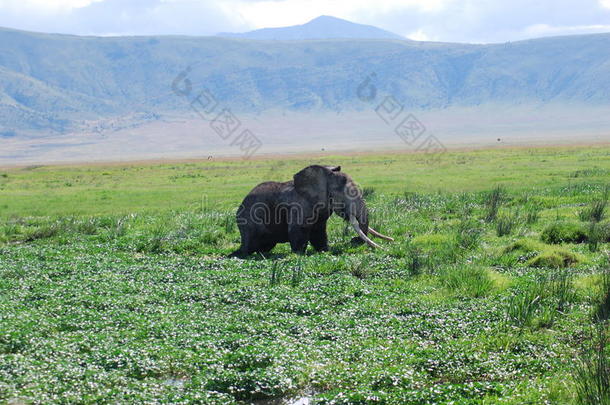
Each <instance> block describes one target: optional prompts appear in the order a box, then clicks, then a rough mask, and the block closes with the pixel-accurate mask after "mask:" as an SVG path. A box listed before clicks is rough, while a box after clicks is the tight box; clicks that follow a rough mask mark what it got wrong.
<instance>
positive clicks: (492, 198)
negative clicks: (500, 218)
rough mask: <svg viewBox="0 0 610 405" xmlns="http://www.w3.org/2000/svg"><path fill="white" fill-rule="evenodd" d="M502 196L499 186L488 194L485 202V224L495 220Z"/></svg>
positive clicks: (502, 191) (502, 192)
mask: <svg viewBox="0 0 610 405" xmlns="http://www.w3.org/2000/svg"><path fill="white" fill-rule="evenodd" d="M504 194H505V192H504V188H502V187H501V186H497V187H496V188H494V189H493V190H492V191H491V193H489V195H488V196H487V200H486V201H485V222H493V221H494V220H495V219H496V216H497V215H498V209H500V205H501V204H502V200H503V199H504Z"/></svg>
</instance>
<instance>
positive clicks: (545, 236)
mask: <svg viewBox="0 0 610 405" xmlns="http://www.w3.org/2000/svg"><path fill="white" fill-rule="evenodd" d="M540 239H541V240H542V241H543V242H545V243H551V244H559V243H582V242H585V241H586V240H587V230H586V228H585V227H584V226H583V225H582V224H579V223H576V222H566V221H557V222H553V223H552V224H550V225H549V226H547V227H546V228H545V229H544V230H543V231H542V234H541V235H540Z"/></svg>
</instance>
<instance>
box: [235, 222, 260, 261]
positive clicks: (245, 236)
mask: <svg viewBox="0 0 610 405" xmlns="http://www.w3.org/2000/svg"><path fill="white" fill-rule="evenodd" d="M239 233H240V235H241V246H240V247H239V249H237V250H236V251H235V252H233V253H231V254H230V255H229V257H246V256H248V255H251V254H252V253H254V252H256V250H257V249H256V246H254V245H255V244H256V243H255V238H254V234H253V232H252V231H251V230H250V229H249V228H247V227H245V226H244V227H240V228H239Z"/></svg>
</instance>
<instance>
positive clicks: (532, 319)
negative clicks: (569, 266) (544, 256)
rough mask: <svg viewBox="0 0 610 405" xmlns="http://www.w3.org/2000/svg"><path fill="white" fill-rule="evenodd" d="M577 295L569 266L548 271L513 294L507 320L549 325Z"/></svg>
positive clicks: (507, 309)
mask: <svg viewBox="0 0 610 405" xmlns="http://www.w3.org/2000/svg"><path fill="white" fill-rule="evenodd" d="M576 298H577V295H576V292H575V290H574V285H573V278H572V275H571V273H569V272H568V271H567V270H557V271H554V272H552V273H550V274H544V275H540V276H538V277H537V279H536V280H535V281H534V282H532V283H529V284H527V285H526V286H524V287H523V288H522V289H521V290H519V291H517V292H516V294H514V295H513V296H511V297H510V298H509V299H508V301H507V305H506V320H507V322H508V323H510V324H513V325H515V326H517V327H520V328H522V327H525V326H535V327H549V326H551V325H552V324H553V323H554V321H555V319H556V317H557V316H558V315H560V314H562V313H564V312H565V311H566V310H567V308H568V306H569V305H570V303H572V302H574V301H575V300H576Z"/></svg>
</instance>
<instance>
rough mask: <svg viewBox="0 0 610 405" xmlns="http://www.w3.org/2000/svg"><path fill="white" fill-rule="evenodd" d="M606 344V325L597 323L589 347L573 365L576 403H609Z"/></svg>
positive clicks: (604, 404) (608, 368)
mask: <svg viewBox="0 0 610 405" xmlns="http://www.w3.org/2000/svg"><path fill="white" fill-rule="evenodd" d="M607 344H608V335H607V332H606V326H605V325H598V326H597V327H596V328H595V335H594V336H593V339H592V344H591V347H590V348H588V349H587V350H585V351H584V352H583V353H582V354H581V355H580V358H579V359H578V361H577V362H576V365H575V367H574V371H573V377H574V382H575V384H576V403H578V404H581V405H608V404H610V362H609V361H608V354H607V353H606V351H607V350H606V346H607Z"/></svg>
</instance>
